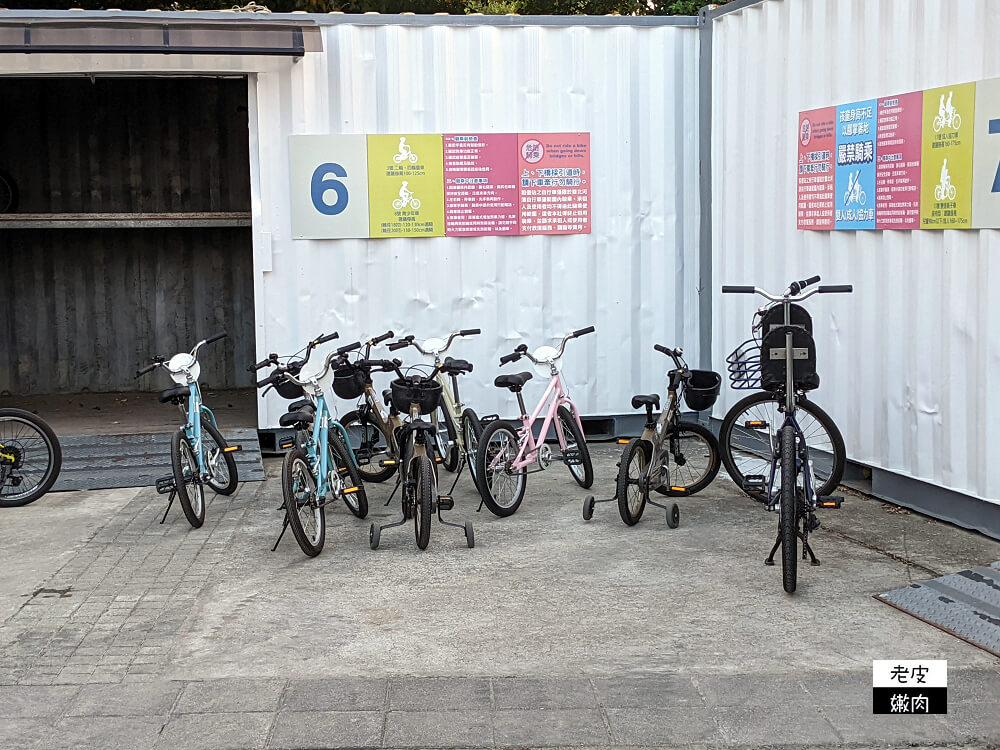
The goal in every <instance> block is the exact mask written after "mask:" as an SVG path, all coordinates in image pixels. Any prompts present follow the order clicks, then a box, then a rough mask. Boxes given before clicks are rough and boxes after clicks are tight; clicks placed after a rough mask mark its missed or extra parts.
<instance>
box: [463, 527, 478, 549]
mask: <svg viewBox="0 0 1000 750" xmlns="http://www.w3.org/2000/svg"><path fill="white" fill-rule="evenodd" d="M465 542H466V544H468V545H469V549H472V548H473V547H475V546H476V534H475V532H473V531H472V521H466V522H465Z"/></svg>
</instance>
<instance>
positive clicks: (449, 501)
mask: <svg viewBox="0 0 1000 750" xmlns="http://www.w3.org/2000/svg"><path fill="white" fill-rule="evenodd" d="M454 507H455V499H454V498H451V497H448V496H447V495H438V510H451V509H452V508H454Z"/></svg>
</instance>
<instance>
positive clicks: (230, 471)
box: [201, 420, 240, 495]
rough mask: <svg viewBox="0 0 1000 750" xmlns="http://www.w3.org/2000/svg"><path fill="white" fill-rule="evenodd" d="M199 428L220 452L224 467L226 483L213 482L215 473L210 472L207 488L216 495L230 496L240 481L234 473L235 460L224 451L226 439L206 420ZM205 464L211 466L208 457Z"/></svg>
mask: <svg viewBox="0 0 1000 750" xmlns="http://www.w3.org/2000/svg"><path fill="white" fill-rule="evenodd" d="M201 426H202V428H204V430H205V431H206V432H207V433H208V435H209V437H211V438H212V441H213V442H214V443H215V444H216V445H217V446H218V448H219V450H220V451H222V455H221V457H222V459H223V461H224V463H225V466H226V481H225V482H218V483H217V482H216V481H214V480H215V478H216V477H215V473H214V472H212V473H210V476H211V479H209V480H208V486H209V487H211V488H212V489H213V490H215V492H216V494H219V495H232V494H233V492H235V491H236V485H237V484H239V481H240V480H239V475H238V474H237V473H236V459H234V458H233V454H232V453H226V452H225V450H224V449H225V448H226V446H227V445H228V443H226V439H225V438H224V437H222V433H220V432H219V431H218V429H216V427H215V425H213V424H212V423H211V422H209V421H207V420H206V421H204V422H202V423H201ZM204 440H205V438H204V436H202V441H203V442H204ZM207 463H208V464H209V466H210V467H211V466H212V465H213V464H212V459H211V458H210V457H209V460H208V461H207Z"/></svg>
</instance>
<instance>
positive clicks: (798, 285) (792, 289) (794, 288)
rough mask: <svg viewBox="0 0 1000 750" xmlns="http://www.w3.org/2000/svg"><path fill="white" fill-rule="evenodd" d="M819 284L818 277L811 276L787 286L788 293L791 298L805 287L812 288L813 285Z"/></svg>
mask: <svg viewBox="0 0 1000 750" xmlns="http://www.w3.org/2000/svg"><path fill="white" fill-rule="evenodd" d="M816 283H819V276H811V277H809V278H808V279H805V280H804V281H793V282H792V283H791V284H789V285H788V292H789V294H791V295H792V296H793V297H794V296H795V295H796V294H798V293H799V292H801V291H802V290H803V289H805V288H806V287H807V286H812V285H813V284H816Z"/></svg>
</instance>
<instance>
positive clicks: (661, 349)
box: [653, 344, 673, 357]
mask: <svg viewBox="0 0 1000 750" xmlns="http://www.w3.org/2000/svg"><path fill="white" fill-rule="evenodd" d="M653 348H654V349H656V351H658V352H660V353H661V354H666V355H667V356H668V357H669V356H670V355H671V354H673V352H672V351H671V350H670V349H668V348H667V347H665V346H664V345H663V344H653Z"/></svg>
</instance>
